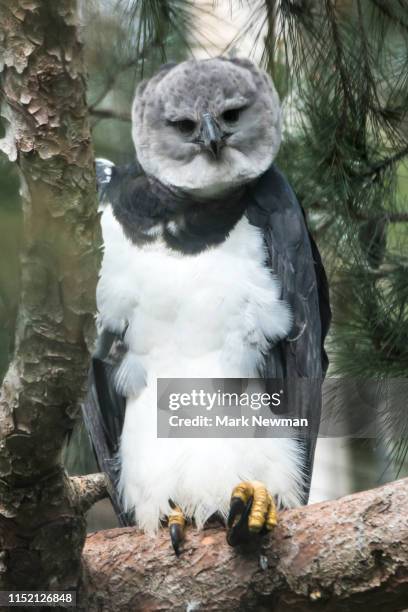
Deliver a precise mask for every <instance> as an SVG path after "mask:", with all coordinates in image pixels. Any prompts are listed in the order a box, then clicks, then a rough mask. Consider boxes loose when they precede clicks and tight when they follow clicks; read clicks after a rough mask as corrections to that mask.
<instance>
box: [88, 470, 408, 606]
mask: <svg viewBox="0 0 408 612" xmlns="http://www.w3.org/2000/svg"><path fill="white" fill-rule="evenodd" d="M407 517H408V479H405V480H400V481H397V482H395V483H391V484H388V485H385V486H383V487H381V488H378V489H374V490H372V491H365V492H363V493H358V494H355V495H350V496H348V497H344V498H342V499H339V500H336V501H331V502H323V503H320V504H314V505H312V506H307V507H303V508H297V509H295V510H288V511H285V512H283V513H282V514H281V517H280V521H279V524H278V526H277V528H276V529H275V531H274V532H273V535H272V536H271V537H266V538H265V540H264V543H263V546H262V548H261V549H259V550H258V551H257V552H252V553H247V554H246V556H244V555H243V554H242V552H239V551H238V550H235V549H232V548H230V547H229V546H228V545H227V544H226V541H225V532H224V530H222V529H213V528H212V529H207V530H205V531H203V532H197V531H195V530H192V529H191V530H189V531H188V533H187V538H186V543H185V551H184V553H183V554H182V555H181V557H180V558H176V557H175V556H174V553H173V552H172V550H171V546H170V541H169V536H168V533H167V529H165V530H161V531H160V533H159V535H158V536H157V537H152V536H149V535H143V534H142V533H140V532H139V531H138V530H137V529H134V528H124V529H111V530H108V531H102V532H97V533H94V534H91V535H90V536H88V538H87V542H86V545H85V550H84V566H85V576H86V586H85V587H84V590H83V591H82V593H80V609H86V610H89V611H93V610H109V609H115V610H116V611H117V612H127V611H129V612H130V611H132V612H133V611H134V610H139V611H144V610H146V611H147V610H149V612H155V611H159V610H160V611H162V610H174V611H179V610H180V611H182V610H183V611H185V610H203V611H204V610H205V612H209V611H211V610H220V611H221V610H228V612H233V611H235V610H236V611H238V610H241V611H242V610H246V611H248V610H257V611H258V612H260V611H266V610H273V611H274V612H288V611H289V610H290V611H291V612H306V611H309V610H310V611H315V610H316V611H317V610H319V612H340V611H344V610H347V611H348V612H352V611H353V610H362V609H364V608H363V606H366V609H367V610H370V612H384V610H387V612H396V611H397V610H403V609H404V608H405V607H406V603H407V601H408V519H407Z"/></svg>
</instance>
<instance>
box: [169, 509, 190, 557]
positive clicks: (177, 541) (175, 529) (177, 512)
mask: <svg viewBox="0 0 408 612" xmlns="http://www.w3.org/2000/svg"><path fill="white" fill-rule="evenodd" d="M169 504H170V506H171V511H170V514H169V518H168V522H169V531H170V538H171V543H172V545H173V548H174V552H175V553H176V555H177V556H179V554H180V546H181V543H182V542H183V540H184V527H185V524H186V519H185V517H184V514H183V512H182V510H181V508H180V507H179V506H177V505H176V504H175V503H174V502H173V501H172V500H169Z"/></svg>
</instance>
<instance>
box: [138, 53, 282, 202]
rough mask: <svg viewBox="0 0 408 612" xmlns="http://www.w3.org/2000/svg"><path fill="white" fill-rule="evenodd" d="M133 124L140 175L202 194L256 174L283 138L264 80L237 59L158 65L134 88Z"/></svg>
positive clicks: (264, 76) (270, 90)
mask: <svg viewBox="0 0 408 612" xmlns="http://www.w3.org/2000/svg"><path fill="white" fill-rule="evenodd" d="M132 122H133V129H132V133H133V140H134V143H135V147H136V154H137V158H138V160H139V162H140V164H141V166H142V167H143V169H144V171H145V172H146V174H148V175H152V176H154V177H155V178H157V179H158V180H159V181H161V182H162V183H164V184H166V185H169V186H173V187H177V188H180V189H182V190H185V191H187V192H190V193H192V194H194V193H195V194H197V195H199V196H200V195H201V196H204V197H205V196H212V195H217V194H220V193H222V192H223V191H225V190H229V189H233V188H237V187H239V186H240V185H243V184H245V183H247V182H249V181H251V180H253V179H255V178H256V177H258V176H260V175H261V174H262V173H263V172H265V170H267V168H268V167H269V166H270V164H271V163H272V161H273V159H274V157H275V156H276V154H277V152H278V149H279V145H280V140H281V112H280V105H279V99H278V96H277V93H276V91H275V88H274V86H273V83H272V81H271V79H270V77H269V76H268V75H267V74H266V73H265V72H264V71H262V70H260V69H259V68H257V67H256V66H254V65H253V64H252V63H251V62H249V61H248V60H240V59H233V60H227V59H223V58H216V59H210V60H201V61H196V60H189V61H186V62H183V63H181V64H178V65H174V66H164V67H163V68H162V69H161V70H160V71H159V72H158V73H157V74H156V75H155V76H154V77H153V78H151V79H150V80H149V81H144V82H143V83H141V84H140V85H139V86H138V88H137V90H136V97H135V100H134V103H133V109H132Z"/></svg>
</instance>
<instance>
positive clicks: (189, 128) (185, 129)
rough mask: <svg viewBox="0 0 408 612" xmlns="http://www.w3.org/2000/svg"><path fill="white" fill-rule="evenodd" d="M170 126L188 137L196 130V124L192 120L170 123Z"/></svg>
mask: <svg viewBox="0 0 408 612" xmlns="http://www.w3.org/2000/svg"><path fill="white" fill-rule="evenodd" d="M171 125H172V126H174V127H175V128H176V129H177V130H178V131H179V132H180V133H181V134H184V135H185V136H188V135H189V134H192V133H193V132H194V130H195V129H196V126H197V124H196V122H195V121H193V120H192V119H180V120H179V121H172V122H171Z"/></svg>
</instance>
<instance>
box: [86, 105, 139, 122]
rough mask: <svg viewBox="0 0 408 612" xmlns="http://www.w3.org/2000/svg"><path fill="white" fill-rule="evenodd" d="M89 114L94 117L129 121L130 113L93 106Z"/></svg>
mask: <svg viewBox="0 0 408 612" xmlns="http://www.w3.org/2000/svg"><path fill="white" fill-rule="evenodd" d="M89 114H90V115H91V116H92V117H95V118H96V119H118V121H131V116H130V113H128V112H126V111H123V112H121V111H118V110H116V109H113V108H94V109H92V110H90V111H89Z"/></svg>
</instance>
